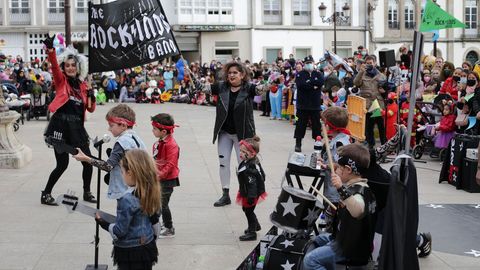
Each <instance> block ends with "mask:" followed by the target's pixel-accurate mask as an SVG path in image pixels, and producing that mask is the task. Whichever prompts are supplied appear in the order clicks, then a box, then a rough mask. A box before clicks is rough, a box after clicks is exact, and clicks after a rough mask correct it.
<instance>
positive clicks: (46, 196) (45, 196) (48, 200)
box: [40, 191, 58, 206]
mask: <svg viewBox="0 0 480 270" xmlns="http://www.w3.org/2000/svg"><path fill="white" fill-rule="evenodd" d="M40 203H41V204H46V205H54V206H58V203H56V202H55V199H54V198H53V197H52V194H50V193H47V192H45V191H42V196H41V197H40Z"/></svg>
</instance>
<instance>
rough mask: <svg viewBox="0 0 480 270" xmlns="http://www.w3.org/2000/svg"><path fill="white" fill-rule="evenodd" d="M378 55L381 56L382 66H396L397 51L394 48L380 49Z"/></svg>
mask: <svg viewBox="0 0 480 270" xmlns="http://www.w3.org/2000/svg"><path fill="white" fill-rule="evenodd" d="M378 56H379V58H380V67H393V66H395V51H394V50H385V51H379V52H378Z"/></svg>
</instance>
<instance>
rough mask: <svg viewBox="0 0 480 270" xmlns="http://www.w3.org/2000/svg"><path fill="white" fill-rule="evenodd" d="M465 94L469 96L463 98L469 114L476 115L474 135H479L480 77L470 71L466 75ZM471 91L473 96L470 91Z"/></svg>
mask: <svg viewBox="0 0 480 270" xmlns="http://www.w3.org/2000/svg"><path fill="white" fill-rule="evenodd" d="M465 91H466V93H467V96H469V97H470V98H469V99H468V100H467V98H466V97H467V96H466V97H465V100H466V102H467V104H468V107H469V108H470V109H471V110H470V116H473V117H476V119H477V124H476V125H475V128H474V130H475V131H476V135H480V78H479V76H478V74H477V73H475V72H471V73H470V74H468V77H467V88H466V89H465ZM472 92H473V96H471V93H472Z"/></svg>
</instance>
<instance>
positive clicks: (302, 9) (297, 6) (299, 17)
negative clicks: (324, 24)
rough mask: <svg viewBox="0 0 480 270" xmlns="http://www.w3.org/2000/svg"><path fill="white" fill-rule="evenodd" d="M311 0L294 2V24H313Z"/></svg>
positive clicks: (295, 0)
mask: <svg viewBox="0 0 480 270" xmlns="http://www.w3.org/2000/svg"><path fill="white" fill-rule="evenodd" d="M310 7H311V5H310V0H293V8H292V9H293V24H294V25H309V24H311V20H310V16H311V13H312V12H311V10H310Z"/></svg>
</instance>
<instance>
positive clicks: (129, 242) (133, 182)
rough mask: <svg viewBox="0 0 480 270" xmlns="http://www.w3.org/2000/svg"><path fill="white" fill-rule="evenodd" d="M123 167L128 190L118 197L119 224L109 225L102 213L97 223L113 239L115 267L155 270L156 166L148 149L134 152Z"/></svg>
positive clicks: (96, 219) (156, 254) (121, 269)
mask: <svg viewBox="0 0 480 270" xmlns="http://www.w3.org/2000/svg"><path fill="white" fill-rule="evenodd" d="M120 166H121V171H122V178H123V179H124V180H125V184H126V185H127V186H128V189H127V190H126V192H125V193H124V194H123V195H122V196H121V197H119V198H117V217H116V219H115V223H108V222H107V221H105V220H103V219H102V218H101V217H100V215H99V214H98V213H97V214H96V216H95V221H96V222H97V223H98V224H99V225H100V226H101V227H102V228H103V229H104V230H106V231H107V232H109V233H110V235H111V236H112V238H113V252H112V257H113V264H114V265H118V269H120V270H123V269H145V270H151V269H152V265H154V264H155V263H156V262H157V261H158V249H157V245H156V243H155V236H154V232H153V227H152V223H151V218H150V217H151V216H155V214H156V212H157V211H158V209H159V207H160V202H161V195H160V194H161V193H160V192H161V191H160V185H159V183H158V181H157V176H156V170H155V165H154V163H153V160H152V158H151V157H150V156H149V155H148V153H147V152H146V151H145V150H141V149H132V150H130V151H128V152H126V153H125V156H124V157H123V158H122V159H121V161H120ZM157 219H158V217H157Z"/></svg>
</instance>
